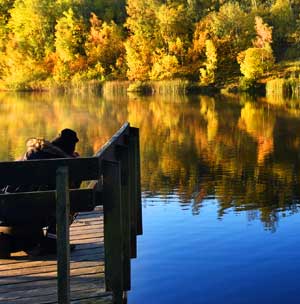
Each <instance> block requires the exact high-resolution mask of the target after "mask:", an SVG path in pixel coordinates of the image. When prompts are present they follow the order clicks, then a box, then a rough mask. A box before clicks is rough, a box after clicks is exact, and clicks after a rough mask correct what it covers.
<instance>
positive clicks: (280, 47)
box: [270, 0, 296, 57]
mask: <svg viewBox="0 0 300 304" xmlns="http://www.w3.org/2000/svg"><path fill="white" fill-rule="evenodd" d="M270 13H271V18H272V24H273V27H274V31H273V33H274V34H273V40H274V43H273V48H274V51H275V53H276V55H277V56H278V57H281V56H282V55H283V54H284V52H285V51H286V48H287V46H288V44H287V39H288V36H289V34H291V33H292V32H293V31H294V30H295V25H296V22H295V18H294V14H293V11H292V7H291V3H290V0H276V1H275V3H274V5H272V7H271V10H270Z"/></svg>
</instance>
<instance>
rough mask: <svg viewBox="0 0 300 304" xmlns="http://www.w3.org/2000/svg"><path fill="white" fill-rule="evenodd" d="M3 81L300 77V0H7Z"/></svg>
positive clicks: (10, 85) (0, 31) (4, 85)
mask: <svg viewBox="0 0 300 304" xmlns="http://www.w3.org/2000/svg"><path fill="white" fill-rule="evenodd" d="M0 10H1V14H0V89H2V90H7V89H9V90H45V89H46V90H47V89H49V88H53V87H64V86H65V87H70V86H71V87H76V86H79V85H82V84H85V83H86V84H94V85H98V84H101V83H103V82H104V81H108V80H120V81H121V80H129V81H133V82H135V83H144V82H147V81H166V80H167V81H169V80H174V79H180V80H184V81H191V82H195V83H198V84H199V85H201V86H212V87H224V86H230V85H235V84H238V86H239V87H240V88H246V89H247V88H249V87H251V86H252V85H253V84H255V83H257V82H262V83H263V82H266V81H267V80H268V79H273V78H288V79H291V78H293V79H295V78H296V79H298V80H299V71H300V60H299V51H300V0H268V1H263V0H241V1H230V0H229V1H228V0H219V1H217V0H127V1H126V0H0Z"/></svg>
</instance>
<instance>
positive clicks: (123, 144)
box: [0, 123, 142, 304]
mask: <svg viewBox="0 0 300 304" xmlns="http://www.w3.org/2000/svg"><path fill="white" fill-rule="evenodd" d="M139 162H140V155H139V133H138V129H136V128H130V126H129V124H128V123H126V124H124V125H123V126H122V128H121V129H120V130H119V131H118V132H117V133H116V134H115V135H114V136H113V137H112V138H111V139H110V140H109V141H108V142H107V143H106V144H105V145H104V146H103V148H102V149H101V150H100V151H99V152H98V153H96V155H95V156H94V157H90V158H76V159H74V158H72V159H52V160H35V161H24V162H5V163H1V162H0V172H1V176H0V184H3V185H7V184H10V185H25V186H26V184H28V185H30V184H34V185H50V187H51V188H50V189H53V188H54V186H53V185H55V181H56V169H57V168H59V167H61V166H63V167H65V169H64V170H66V171H69V177H70V178H68V177H64V178H63V177H61V181H57V183H56V185H57V192H55V191H37V192H26V193H13V194H5V195H0V218H1V219H2V220H3V219H4V220H5V216H7V217H8V218H7V220H9V224H13V225H17V224H18V225H19V226H18V228H20V227H22V224H25V223H28V222H32V221H35V222H37V221H38V220H40V218H41V217H43V216H45V217H46V216H48V215H49V214H55V206H56V207H57V216H56V219H57V223H58V227H57V229H58V231H57V234H58V263H57V267H58V269H60V267H63V266H62V265H64V266H66V265H69V262H68V259H69V240H68V238H69V229H68V228H69V226H68V219H69V217H68V213H69V210H68V209H69V208H70V209H71V211H72V212H79V211H90V210H92V209H93V208H94V207H95V206H96V205H101V204H103V205H104V212H101V211H100V212H98V214H97V216H98V219H97V220H95V218H94V215H90V213H87V212H85V214H83V215H82V216H83V217H81V216H80V217H78V218H77V219H76V220H75V222H74V223H73V225H72V227H71V231H70V235H71V237H72V238H76V241H74V240H72V241H71V243H73V244H74V242H76V244H77V245H76V253H75V254H73V258H74V261H73V266H72V267H71V275H72V277H73V278H74V277H78V278H79V277H80V278H81V277H83V276H87V275H91V276H94V275H95V276H97V277H98V276H99V275H101V276H102V279H103V264H98V263H101V260H102V261H103V256H102V253H103V251H104V250H105V281H106V289H107V290H110V291H112V292H113V302H114V303H116V304H119V303H123V300H124V294H126V293H124V291H127V290H129V289H130V258H131V257H136V235H137V234H141V233H142V223H141V221H142V213H141V211H142V209H141V189H140V164H139ZM64 170H63V171H64ZM28 172H30V174H28ZM61 174H62V175H61V176H63V175H64V174H63V173H61ZM74 177H75V178H76V181H82V180H90V181H91V180H93V181H92V182H90V183H89V185H88V189H80V190H79V189H76V190H70V191H69V189H68V188H69V187H68V182H72V184H73V182H74ZM58 179H59V178H58ZM52 187H53V188H52ZM25 189H27V188H26V187H25ZM28 189H30V187H28ZM25 191H26V190H25ZM55 193H57V197H56V195H55ZM56 199H57V200H60V201H61V202H64V204H62V205H61V206H60V207H63V208H62V209H61V211H62V212H60V211H59V210H60V209H59V204H56ZM68 202H69V203H71V206H69V205H68ZM16 209H18V215H17V216H15V214H16V212H14V211H15V210H16ZM100 210H101V209H100ZM28 211H29V212H28ZM14 216H15V217H14ZM103 216H104V223H103V221H101V220H99V218H100V217H103ZM9 217H10V218H9ZM41 222H43V221H42V220H41ZM103 224H104V240H105V246H103V235H101V233H99V229H100V228H101V227H102V225H103ZM90 227H91V229H90ZM5 229H6V228H5ZM8 229H10V228H8ZM59 231H60V232H59ZM94 234H95V235H94ZM59 235H60V236H59ZM61 236H64V238H63V239H64V241H61V242H60V241H59V239H61ZM90 251H93V252H94V253H93V254H90ZM96 253H97V254H96ZM12 255H13V256H17V255H16V254H15V253H13V254H12ZM62 256H63V257H64V260H63V259H62ZM92 258H96V260H95V266H93V263H92V261H93V260H92ZM85 259H86V260H87V261H90V262H89V263H81V265H80V266H78V267H77V266H76V264H74V262H75V263H80V262H82V261H84V260H85ZM2 261H3V262H4V263H5V264H3V267H2V265H1V264H0V284H2V286H0V303H1V299H2V298H1V290H2V292H4V293H5V286H7V287H8V286H13V285H14V284H16V285H18V286H19V287H20V286H22V285H23V284H25V285H26V284H31V285H36V284H41V282H43V281H47V282H55V274H56V269H55V265H56V261H55V257H52V260H50V261H47V262H45V260H44V259H43V258H42V259H41V261H39V262H41V264H39V263H33V264H31V263H30V262H28V264H24V265H23V267H22V264H23V263H22V261H21V260H18V262H17V261H16V262H15V263H16V264H13V263H12V262H11V261H9V260H2ZM96 261H97V262H96ZM18 263H19V264H18ZM43 263H44V264H43ZM78 265H79V264H78ZM4 266H5V267H6V266H7V267H8V269H9V267H11V269H10V271H9V270H6V268H4ZM40 267H43V268H42V269H39V268H40ZM61 269H64V277H65V278H67V277H68V272H69V273H70V267H65V268H61ZM60 272H61V271H60V270H59V276H58V277H59V278H62V277H61V275H60ZM50 277H51V280H50V281H49V278H50ZM58 281H59V283H58V285H60V286H63V285H61V284H64V287H60V288H59V289H58V292H57V291H56V290H55V291H54V289H51V288H48V289H47V292H46V293H45V294H44V295H43V296H42V297H39V295H38V294H39V293H38V291H36V292H33V293H32V292H30V291H28V292H27V291H26V292H24V295H25V294H26V297H25V298H24V297H23V298H22V297H21V294H22V289H20V290H19V289H18V290H19V291H18V295H13V290H14V289H13V288H12V289H11V291H12V293H11V294H10V296H11V299H14V297H15V299H16V300H17V301H15V302H16V303H23V302H24V303H28V302H30V301H31V302H35V300H36V299H37V298H38V297H39V303H44V302H45V303H46V302H47V303H52V301H51V299H53V296H54V295H56V294H58V298H59V301H60V303H70V301H72V303H73V302H74V303H77V302H78V301H81V299H83V298H84V299H85V300H87V301H88V298H90V299H91V300H92V301H94V300H95V301H96V299H97V301H98V298H99V296H100V298H101V292H100V293H99V294H98V291H97V288H95V286H93V287H92V285H91V286H90V288H95V293H94V291H92V289H90V291H91V292H90V293H89V292H88V290H84V289H82V290H84V292H83V293H84V296H83V298H82V297H81V296H80V297H79V298H78V299H77V298H76V297H74V295H71V296H70V294H69V288H68V287H67V285H68V279H66V280H65V279H63V280H61V281H60V279H59V280H58ZM51 284H52V283H51ZM37 286H38V285H36V288H39V287H37ZM43 286H46V284H45V285H43ZM2 287H3V288H4V289H3V288H2ZM80 290H81V288H79V289H78V291H80ZM27 298H28V299H27ZM54 302H55V301H53V303H54Z"/></svg>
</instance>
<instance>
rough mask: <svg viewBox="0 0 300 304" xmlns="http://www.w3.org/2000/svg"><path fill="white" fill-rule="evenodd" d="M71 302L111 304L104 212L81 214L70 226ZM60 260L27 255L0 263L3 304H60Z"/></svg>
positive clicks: (13, 257)
mask: <svg viewBox="0 0 300 304" xmlns="http://www.w3.org/2000/svg"><path fill="white" fill-rule="evenodd" d="M70 242H71V243H72V244H76V247H75V249H74V250H73V251H72V252H71V256H70V260H71V264H70V269H71V279H70V282H71V303H72V304H89V303H98V304H108V303H112V295H111V293H109V292H106V291H105V283H104V282H105V279H104V244H103V212H102V210H100V209H99V208H97V210H96V211H92V212H84V213H80V214H78V216H77V217H76V219H75V220H74V222H73V223H72V225H71V227H70ZM56 267H57V261H56V256H55V255H47V256H41V257H30V256H28V255H26V254H25V253H24V252H19V253H15V254H13V255H12V257H11V258H9V259H1V260H0V303H1V304H2V303H6V304H10V303H11V304H13V303H14V304H29V303H36V304H46V303H47V304H55V303H57V269H56Z"/></svg>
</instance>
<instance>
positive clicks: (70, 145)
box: [51, 129, 79, 155]
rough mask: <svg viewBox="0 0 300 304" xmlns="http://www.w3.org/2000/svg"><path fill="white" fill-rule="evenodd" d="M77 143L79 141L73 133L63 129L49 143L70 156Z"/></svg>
mask: <svg viewBox="0 0 300 304" xmlns="http://www.w3.org/2000/svg"><path fill="white" fill-rule="evenodd" d="M78 141H79V139H78V137H77V134H76V132H75V131H73V130H71V129H63V130H62V131H61V132H60V134H59V135H58V137H56V138H55V139H54V140H53V141H52V142H51V143H52V144H53V145H55V146H57V147H59V148H60V149H61V150H63V151H64V152H65V153H67V154H69V155H72V154H73V153H74V151H75V146H76V143H77V142H78Z"/></svg>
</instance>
